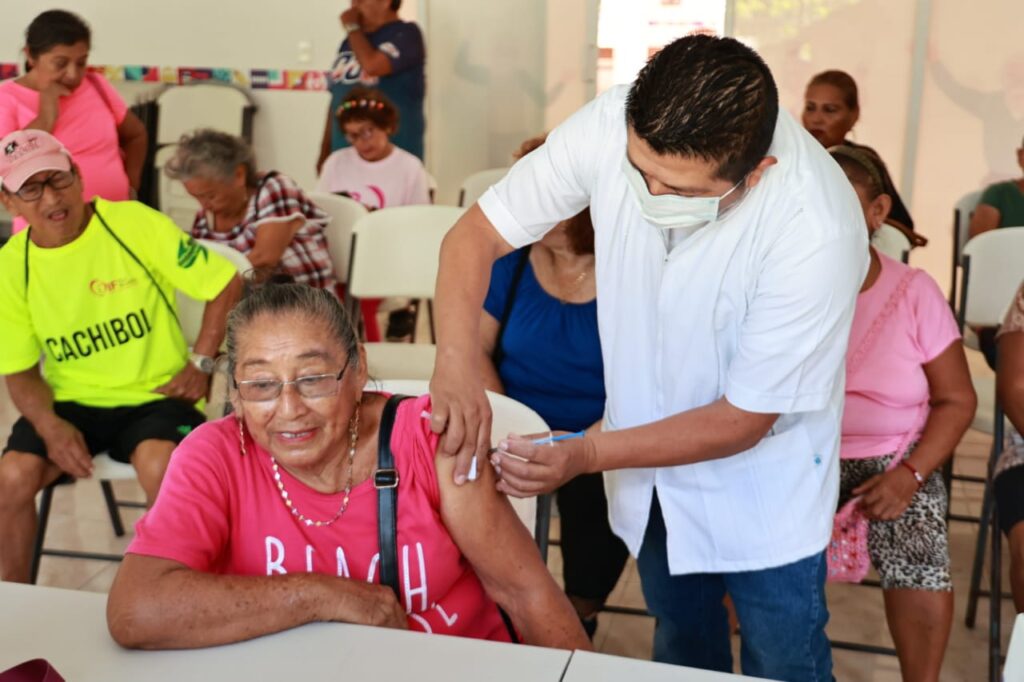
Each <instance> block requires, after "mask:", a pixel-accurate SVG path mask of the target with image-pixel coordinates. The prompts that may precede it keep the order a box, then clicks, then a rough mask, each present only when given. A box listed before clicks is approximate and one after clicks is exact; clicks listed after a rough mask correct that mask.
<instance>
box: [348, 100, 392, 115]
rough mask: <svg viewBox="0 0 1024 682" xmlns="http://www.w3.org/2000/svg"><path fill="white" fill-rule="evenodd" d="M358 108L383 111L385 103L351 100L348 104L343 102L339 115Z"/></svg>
mask: <svg viewBox="0 0 1024 682" xmlns="http://www.w3.org/2000/svg"><path fill="white" fill-rule="evenodd" d="M356 107H360V108H365V109H383V108H384V102H381V101H380V100H377V99H350V100H348V101H347V102H342V103H341V106H340V107H338V110H339V113H340V112H341V111H347V110H348V109H355V108H356Z"/></svg>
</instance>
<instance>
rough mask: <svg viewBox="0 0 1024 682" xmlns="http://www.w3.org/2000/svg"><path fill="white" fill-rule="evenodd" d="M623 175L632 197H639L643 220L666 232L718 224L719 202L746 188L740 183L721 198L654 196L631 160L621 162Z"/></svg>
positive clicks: (637, 198) (673, 195)
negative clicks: (713, 222) (742, 187)
mask: <svg viewBox="0 0 1024 682" xmlns="http://www.w3.org/2000/svg"><path fill="white" fill-rule="evenodd" d="M622 172H623V173H625V174H626V180H627V181H628V182H629V185H630V187H632V188H633V194H634V195H636V200H637V203H639V204H640V214H641V215H642V216H643V217H644V220H646V221H647V222H649V223H651V224H652V225H657V226H658V227H661V228H665V229H674V228H680V227H690V228H693V227H702V226H704V225H706V224H707V223H710V222H711V221H713V220H716V219H717V218H718V204H719V202H720V201H721V200H722V199H724V198H726V197H727V196H729V195H730V194H732V193H733V192H734V191H735V190H736V188H737V187H739V186H740V185H741V184H743V180H740V181H739V182H737V183H736V184H735V185H733V186H732V189H730V190H729V191H728V192H726V193H725V194H723V195H722V196H720V197H681V196H679V195H676V194H659V195H654V194H651V190H649V189H648V188H647V183H646V182H645V181H644V176H643V175H641V174H640V171H638V170H637V169H636V167H635V166H634V165H633V164H631V163H630V162H629V159H628V158H624V159H623V160H622Z"/></svg>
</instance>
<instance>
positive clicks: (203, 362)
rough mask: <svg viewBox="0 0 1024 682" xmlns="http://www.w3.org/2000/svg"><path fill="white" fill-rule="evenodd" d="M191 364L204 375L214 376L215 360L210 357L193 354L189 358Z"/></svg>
mask: <svg viewBox="0 0 1024 682" xmlns="http://www.w3.org/2000/svg"><path fill="white" fill-rule="evenodd" d="M188 360H189V362H191V363H192V366H193V367H195V368H196V369H198V370H199V371H200V372H202V373H203V374H213V358H211V357H210V356H209V355H200V354H199V353H192V354H191V355H189V356H188Z"/></svg>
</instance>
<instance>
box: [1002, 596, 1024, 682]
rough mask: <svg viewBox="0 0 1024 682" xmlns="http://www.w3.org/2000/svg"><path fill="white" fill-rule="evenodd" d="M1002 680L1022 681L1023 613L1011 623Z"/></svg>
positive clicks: (1023, 661)
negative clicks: (1010, 633)
mask: <svg viewBox="0 0 1024 682" xmlns="http://www.w3.org/2000/svg"><path fill="white" fill-rule="evenodd" d="M1003 679H1004V680H1006V682H1021V681H1022V680H1024V613H1020V614H1017V619H1016V620H1014V621H1013V634H1012V635H1010V646H1009V647H1007V649H1006V665H1004V666H1003Z"/></svg>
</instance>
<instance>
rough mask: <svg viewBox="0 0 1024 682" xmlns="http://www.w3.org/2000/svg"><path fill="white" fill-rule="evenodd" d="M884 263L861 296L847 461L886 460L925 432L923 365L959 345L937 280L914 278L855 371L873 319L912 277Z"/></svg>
mask: <svg viewBox="0 0 1024 682" xmlns="http://www.w3.org/2000/svg"><path fill="white" fill-rule="evenodd" d="M879 258H880V259H881V263H882V271H881V273H880V274H879V276H878V280H877V281H876V282H875V283H874V285H873V286H872V287H871V288H870V289H868V290H867V291H863V292H861V293H860V294H859V295H858V296H857V310H856V312H855V313H854V317H853V327H852V328H851V330H850V345H849V348H848V351H847V363H848V366H847V371H846V407H845V409H844V410H843V432H842V441H841V445H840V456H841V457H842V458H843V459H861V458H864V457H880V456H882V455H886V454H889V453H891V452H893V451H894V450H895V449H896V448H897V447H899V443H900V442H901V441H902V440H903V437H904V436H905V435H906V434H907V433H908V432H909V431H910V430H912V429H917V430H918V431H920V429H921V428H923V426H924V422H925V419H926V418H927V407H926V406H927V403H928V400H929V392H928V378H927V376H925V373H924V365H926V364H927V363H929V362H931V361H932V360H934V359H935V358H936V357H938V356H939V355H940V354H941V353H942V352H943V351H944V350H946V349H947V348H948V347H949V346H950V344H952V343H954V342H956V341H957V340H958V339H959V338H960V330H959V328H958V327H957V323H956V320H955V319H954V318H953V313H952V311H950V309H949V303H948V302H947V301H946V297H945V296H944V295H943V294H942V292H941V291H940V290H939V287H938V285H937V284H936V283H935V280H933V279H932V278H931V277H930V276H928V274H927V273H926V272H924V271H923V270H916V271H913V273H912V274H911V277H910V280H909V282H908V284H907V289H906V292H905V293H904V295H903V296H901V297H900V298H899V300H898V302H897V307H896V309H895V311H894V312H893V314H892V315H890V316H889V318H888V320H887V321H886V323H885V324H884V325H883V326H882V327H881V328H879V329H877V330H876V332H877V334H878V336H877V337H876V338H875V339H874V340H872V341H868V345H867V346H865V348H864V350H866V351H867V353H866V355H865V356H864V357H863V359H862V361H861V362H859V363H856V364H857V365H858V367H856V368H851V367H850V366H849V360H850V358H852V357H853V356H854V355H857V354H858V352H859V351H861V346H862V344H864V343H865V338H866V336H867V333H868V331H869V329H870V328H871V327H872V323H873V322H874V320H875V318H876V317H877V316H878V314H879V313H880V312H881V311H882V309H883V308H884V307H885V305H886V304H887V302H888V301H889V299H890V297H891V295H892V293H893V291H894V290H895V289H896V288H897V286H898V285H899V282H900V280H901V279H902V278H903V276H904V274H905V273H908V272H911V271H912V270H913V269H912V268H910V267H909V266H907V265H904V264H903V263H900V262H899V261H896V260H893V259H892V258H889V257H888V256H885V255H882V254H879ZM851 369H853V371H851ZM915 420H916V423H915Z"/></svg>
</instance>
